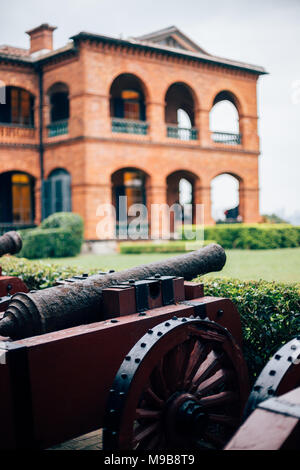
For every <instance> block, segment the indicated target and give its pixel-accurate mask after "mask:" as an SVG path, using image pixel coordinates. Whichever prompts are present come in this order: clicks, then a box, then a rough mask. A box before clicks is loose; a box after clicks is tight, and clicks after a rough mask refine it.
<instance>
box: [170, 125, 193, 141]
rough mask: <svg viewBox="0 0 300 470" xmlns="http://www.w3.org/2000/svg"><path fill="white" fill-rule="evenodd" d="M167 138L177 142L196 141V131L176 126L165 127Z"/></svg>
mask: <svg viewBox="0 0 300 470" xmlns="http://www.w3.org/2000/svg"><path fill="white" fill-rule="evenodd" d="M167 137H171V138H172V139H179V140H197V139H198V131H197V129H195V128H193V127H191V128H184V127H178V126H167Z"/></svg>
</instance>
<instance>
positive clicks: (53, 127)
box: [47, 119, 69, 137]
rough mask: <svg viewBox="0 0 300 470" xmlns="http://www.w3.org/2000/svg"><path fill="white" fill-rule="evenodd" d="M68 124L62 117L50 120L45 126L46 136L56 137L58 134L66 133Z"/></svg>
mask: <svg viewBox="0 0 300 470" xmlns="http://www.w3.org/2000/svg"><path fill="white" fill-rule="evenodd" d="M68 124H69V120H68V119H62V120H61V121H55V122H52V123H51V124H49V125H48V126H47V129H48V137H57V136H59V135H63V134H68V132H69V129H68Z"/></svg>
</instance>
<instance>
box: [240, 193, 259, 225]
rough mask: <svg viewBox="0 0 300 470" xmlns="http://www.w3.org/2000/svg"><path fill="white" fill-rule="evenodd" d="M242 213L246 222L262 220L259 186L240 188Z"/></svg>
mask: <svg viewBox="0 0 300 470" xmlns="http://www.w3.org/2000/svg"><path fill="white" fill-rule="evenodd" d="M239 199H240V210H239V212H240V215H241V216H242V218H243V222H244V223H246V224H247V223H248V224H249V223H257V222H260V221H261V215H260V213H259V188H247V187H246V188H243V187H241V188H240V191H239Z"/></svg>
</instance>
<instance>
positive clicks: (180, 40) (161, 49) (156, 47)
mask: <svg viewBox="0 0 300 470" xmlns="http://www.w3.org/2000/svg"><path fill="white" fill-rule="evenodd" d="M70 39H71V40H72V41H71V42H69V43H67V44H66V45H65V46H63V47H61V48H59V49H56V50H53V51H48V52H45V53H44V52H43V51H42V52H41V54H36V55H35V54H31V55H30V51H29V50H27V49H22V48H19V47H12V46H6V45H5V46H0V58H1V59H4V60H8V61H13V62H19V63H23V64H25V63H27V64H31V65H34V64H38V63H43V61H48V60H51V59H52V58H55V57H56V56H59V55H65V54H66V53H67V54H69V53H70V52H71V53H73V52H74V53H76V51H77V44H78V42H79V41H81V40H94V41H98V42H104V43H110V44H118V45H124V46H126V47H133V48H138V49H144V50H150V51H151V52H158V53H165V54H167V55H171V56H177V57H181V58H185V59H188V58H189V59H192V60H196V61H199V62H205V63H210V64H215V65H221V66H225V67H229V68H233V69H239V70H244V71H247V72H251V73H254V74H257V75H262V74H266V73H267V72H266V71H265V69H264V68H263V67H261V66H258V65H252V64H248V63H245V62H240V61H237V60H232V59H225V58H223V57H217V56H214V55H212V54H209V53H208V52H206V51H205V50H204V49H202V48H201V47H200V46H199V45H198V44H196V43H195V42H194V41H193V40H192V39H190V38H188V37H187V36H186V35H185V34H184V33H182V32H181V31H180V30H179V29H178V28H177V27H176V26H170V27H168V28H165V29H161V30H159V31H155V32H153V33H149V34H145V35H143V36H137V37H135V38H128V39H121V38H115V37H110V36H104V35H100V34H94V33H88V32H84V31H82V32H80V33H78V34H76V35H74V36H71V38H70Z"/></svg>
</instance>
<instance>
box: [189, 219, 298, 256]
mask: <svg viewBox="0 0 300 470" xmlns="http://www.w3.org/2000/svg"><path fill="white" fill-rule="evenodd" d="M201 230H202V228H201V227H197V226H196V225H190V226H185V234H186V237H188V238H190V237H191V236H192V234H195V235H196V234H197V232H198V231H201ZM182 235H183V238H184V233H182ZM204 239H205V240H206V239H210V240H216V243H219V244H220V245H222V246H223V248H225V249H230V248H240V249H250V250H261V249H274V248H292V247H297V246H299V245H300V227H299V226H293V225H288V224H218V225H212V226H207V227H204Z"/></svg>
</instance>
